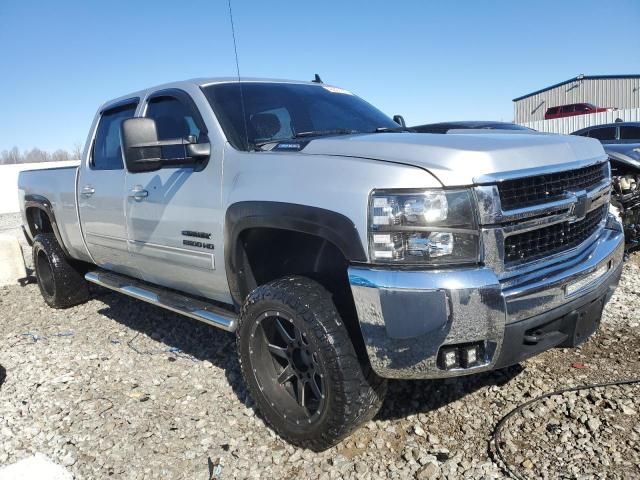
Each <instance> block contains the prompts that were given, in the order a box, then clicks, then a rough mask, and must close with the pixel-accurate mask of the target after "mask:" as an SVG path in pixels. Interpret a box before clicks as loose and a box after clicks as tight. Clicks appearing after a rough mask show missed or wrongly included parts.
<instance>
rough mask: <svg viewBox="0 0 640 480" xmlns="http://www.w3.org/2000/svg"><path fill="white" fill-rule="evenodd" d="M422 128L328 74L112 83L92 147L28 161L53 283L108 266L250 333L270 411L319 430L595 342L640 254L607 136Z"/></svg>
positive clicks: (105, 271) (27, 179)
mask: <svg viewBox="0 0 640 480" xmlns="http://www.w3.org/2000/svg"><path fill="white" fill-rule="evenodd" d="M403 130H405V129H403V128H401V127H399V126H398V124H396V123H394V122H393V120H392V119H390V118H388V117H387V116H386V115H384V114H383V113H381V112H380V111H379V110H377V109H376V108H374V107H373V106H371V105H370V104H368V103H366V102H365V101H363V100H361V99H360V98H358V97H357V96H355V95H353V94H352V93H351V92H348V91H346V90H343V89H340V88H336V87H331V86H328V85H324V84H318V83H306V82H294V81H289V82H286V81H276V80H266V81H265V80H248V79H247V80H243V81H242V82H238V81H237V80H230V79H224V78H214V79H205V80H202V79H200V80H191V81H184V82H176V83H172V84H168V85H163V86H159V87H154V88H149V89H146V90H142V91H139V92H135V93H131V94H129V95H125V96H123V97H120V98H118V99H115V100H112V101H109V102H107V103H106V104H104V105H103V106H101V107H100V108H99V110H98V112H97V113H96V115H95V118H94V121H93V124H92V125H91V128H90V129H89V133H88V137H87V141H86V144H85V147H84V154H83V158H82V161H81V164H80V166H79V167H74V168H60V169H51V170H39V171H27V172H22V173H21V174H20V176H19V179H18V182H19V197H20V203H21V212H22V219H23V222H24V229H25V233H26V235H27V238H28V240H29V241H30V242H31V243H32V245H33V259H34V264H35V273H36V277H37V280H38V284H39V287H40V292H41V294H42V297H43V298H44V301H45V302H46V303H47V304H48V305H49V306H51V307H53V308H66V307H70V306H72V305H76V304H79V303H82V302H84V301H86V300H87V299H88V287H87V284H88V283H94V284H98V285H101V286H103V287H106V288H109V289H112V290H115V291H117V292H121V293H123V294H125V295H129V296H131V297H133V298H135V299H139V300H142V301H145V302H149V303H151V304H154V305H157V306H159V307H162V308H165V309H168V310H170V311H173V312H176V313H179V314H182V315H185V316H187V317H191V318H195V319H198V320H200V321H203V322H205V323H207V324H209V325H212V326H215V327H219V328H221V329H223V330H226V331H229V332H235V336H236V341H237V348H238V356H239V362H240V367H241V371H242V375H243V377H244V380H245V382H246V384H247V387H248V391H249V392H250V394H251V395H252V396H253V398H254V400H255V403H256V405H257V407H258V409H259V410H260V412H261V413H262V416H263V417H264V419H265V421H266V422H267V423H268V424H269V425H271V426H272V427H273V428H274V429H275V430H276V431H277V432H278V433H279V434H280V435H281V436H282V437H283V438H285V439H287V440H288V441H290V442H292V443H294V444H297V445H300V446H303V447H307V448H311V449H314V450H322V449H325V448H327V447H330V446H331V445H334V444H335V443H336V442H338V441H339V440H340V439H342V438H344V437H345V436H347V435H349V434H350V433H351V432H352V431H354V429H356V428H357V427H358V426H359V425H361V424H362V423H363V422H366V421H368V420H369V419H371V418H372V417H373V416H374V415H375V413H376V412H377V411H378V409H379V408H380V405H381V404H382V400H383V398H384V395H385V389H386V379H387V378H399V379H432V378H446V377H456V376H460V375H467V374H473V373H478V372H485V371H489V370H494V369H498V368H503V367H505V366H507V365H512V364H514V363H517V362H520V361H522V360H524V359H526V358H529V357H531V356H533V355H536V354H538V353H540V352H542V351H545V350H547V349H549V348H552V347H573V346H575V345H577V344H579V343H581V342H583V341H585V340H586V339H587V338H588V337H589V336H590V335H591V334H592V333H593V332H594V331H595V330H596V329H597V327H598V325H599V322H600V317H601V313H602V309H603V306H604V304H605V303H606V302H607V301H608V299H609V298H610V296H611V295H612V292H613V290H614V288H615V286H616V284H617V282H618V280H619V278H620V273H621V269H622V260H623V252H624V248H623V247H624V235H623V233H622V226H621V225H620V223H619V222H618V220H617V219H616V218H615V217H614V216H613V215H611V214H609V211H608V207H609V204H608V194H609V190H610V188H611V176H610V172H609V164H608V162H607V156H606V155H605V153H604V151H603V149H602V146H601V145H600V143H598V142H596V141H594V140H591V139H588V138H581V137H571V136H559V135H527V134H525V135H481V134H476V135H474V134H469V135H424V134H417V133H410V132H406V131H403ZM221 421H224V419H221Z"/></svg>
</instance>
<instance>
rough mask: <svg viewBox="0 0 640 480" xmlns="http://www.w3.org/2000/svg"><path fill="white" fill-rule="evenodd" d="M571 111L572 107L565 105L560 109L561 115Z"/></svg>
mask: <svg viewBox="0 0 640 480" xmlns="http://www.w3.org/2000/svg"><path fill="white" fill-rule="evenodd" d="M573 109H574V106H573V105H565V106H564V107H562V113H569V112H573Z"/></svg>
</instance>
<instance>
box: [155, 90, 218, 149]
mask: <svg viewBox="0 0 640 480" xmlns="http://www.w3.org/2000/svg"><path fill="white" fill-rule="evenodd" d="M145 116H146V117H148V118H153V119H154V120H155V121H156V129H157V131H158V140H173V139H176V138H186V137H188V136H189V135H193V136H194V137H196V142H199V141H201V140H202V141H206V140H204V139H201V138H200V137H201V136H202V135H201V134H202V130H201V128H200V127H199V126H198V125H199V123H200V120H199V116H198V115H197V113H196V111H195V107H193V106H191V105H188V104H185V103H184V102H183V101H181V100H180V99H178V98H176V97H164V96H163V97H157V98H153V99H151V100H150V101H149V104H148V106H147V113H146V115H145ZM162 154H163V155H164V156H165V157H166V158H181V157H184V156H185V151H184V147H182V146H170V147H162Z"/></svg>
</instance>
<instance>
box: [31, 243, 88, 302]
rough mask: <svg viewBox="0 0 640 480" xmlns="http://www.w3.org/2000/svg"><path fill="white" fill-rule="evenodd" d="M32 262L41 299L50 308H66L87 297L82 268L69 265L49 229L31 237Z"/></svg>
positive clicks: (83, 300)
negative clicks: (48, 231) (47, 231)
mask: <svg viewBox="0 0 640 480" xmlns="http://www.w3.org/2000/svg"><path fill="white" fill-rule="evenodd" d="M33 265H34V268H35V270H36V277H37V279H38V286H39V287H40V293H41V294H42V297H43V298H44V301H45V302H47V304H48V305H49V306H50V307H53V308H67V307H71V306H73V305H77V304H79V303H82V302H85V301H86V300H87V299H88V298H89V289H88V287H87V281H86V280H85V279H84V276H83V272H82V271H81V270H80V269H78V268H77V267H76V266H75V265H72V264H71V263H70V262H69V260H67V258H66V257H65V255H64V252H63V251H62V249H61V248H60V245H58V241H57V240H56V237H55V235H54V234H52V233H40V234H38V235H36V237H35V238H34V239H33Z"/></svg>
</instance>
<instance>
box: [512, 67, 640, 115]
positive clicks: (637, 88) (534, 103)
mask: <svg viewBox="0 0 640 480" xmlns="http://www.w3.org/2000/svg"><path fill="white" fill-rule="evenodd" d="M571 103H592V104H594V105H595V106H597V107H614V108H618V109H621V110H622V109H628V108H640V75H578V76H577V77H575V78H570V79H569V80H565V81H564V82H560V83H557V84H555V85H551V86H550V87H546V88H543V89H542V90H538V91H536V92H532V93H529V94H527V95H523V96H521V97H518V98H514V99H513V113H514V120H515V123H525V122H532V121H534V120H544V113H545V112H546V111H547V109H548V108H551V107H557V106H559V105H567V104H571Z"/></svg>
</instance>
